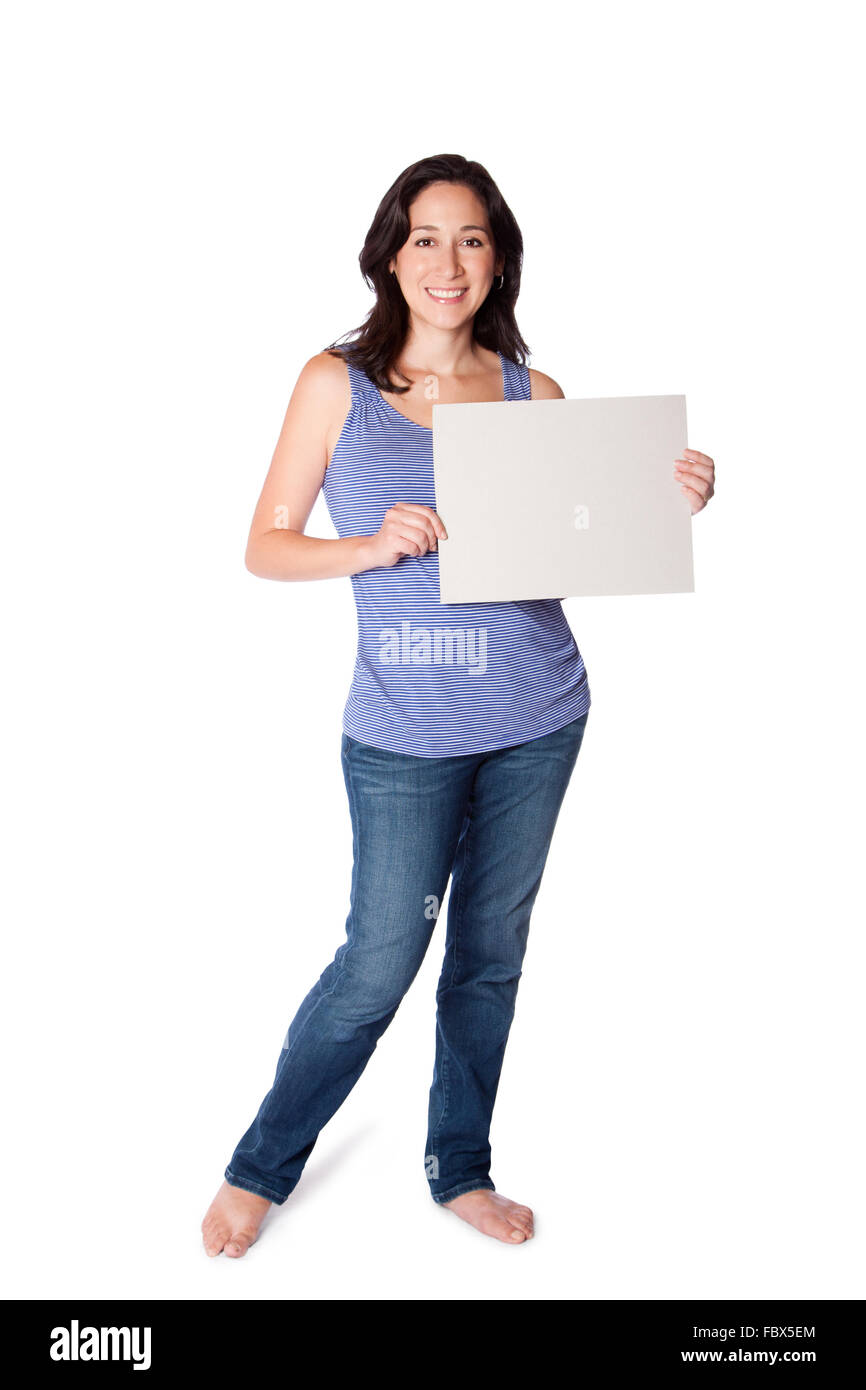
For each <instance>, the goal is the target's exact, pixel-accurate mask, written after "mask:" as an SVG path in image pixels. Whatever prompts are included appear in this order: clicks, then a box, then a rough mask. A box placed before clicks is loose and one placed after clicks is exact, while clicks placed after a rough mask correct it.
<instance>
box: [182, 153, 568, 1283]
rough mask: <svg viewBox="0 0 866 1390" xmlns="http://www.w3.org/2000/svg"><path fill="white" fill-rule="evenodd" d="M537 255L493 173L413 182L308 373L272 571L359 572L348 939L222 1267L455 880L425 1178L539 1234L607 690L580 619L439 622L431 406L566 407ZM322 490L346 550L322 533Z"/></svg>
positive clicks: (423, 941)
mask: <svg viewBox="0 0 866 1390" xmlns="http://www.w3.org/2000/svg"><path fill="white" fill-rule="evenodd" d="M522 257H523V240H522V237H521V234H520V229H519V227H518V226H517V222H516V221H515V219H514V216H513V214H512V213H511V210H510V209H509V208H508V206H507V205H506V203H505V201H504V199H503V198H502V195H501V193H500V192H499V190H498V188H497V187H496V185H495V183H494V182H493V180H492V179H491V177H490V175H489V174H488V173H487V171H486V169H484V168H483V166H481V165H480V164H477V163H474V162H471V161H469V160H466V159H464V158H463V157H462V156H459V155H439V156H436V157H434V158H431V159H424V160H420V161H419V162H418V163H417V164H414V165H412V166H411V167H410V168H409V169H406V170H405V171H404V172H403V173H402V174H401V175H400V177H399V178H398V179H397V180H396V181H395V183H394V184H393V185H392V187H391V188H390V189H389V191H388V193H387V194H386V195H385V197H384V198H383V199H382V202H381V203H380V205H379V208H378V210H377V212H376V216H375V217H374V219H373V223H372V225H371V227H370V230H369V232H368V233H367V238H366V241H365V244H364V248H363V250H362V252H361V256H360V263H361V269H362V272H363V274H364V276H365V278H366V280H367V282H368V284H369V285H370V287H371V288H372V289H373V290H374V291H375V295H376V298H375V303H374V305H373V308H372V310H371V312H370V314H369V315H368V317H367V319H366V321H365V322H364V324H363V325H362V326H361V327H360V328H359V329H358V330H356V333H355V336H354V337H353V339H352V341H350V342H347V343H342V344H337V343H331V344H330V345H329V346H328V348H326V349H325V350H324V351H323V352H322V353H320V354H318V355H317V356H316V357H314V358H312V359H311V360H310V361H309V362H308V363H307V364H306V366H305V367H304V369H303V371H302V373H301V376H300V378H299V381H298V384H297V386H296V388H295V392H294V393H293V396H292V400H291V401H290V403H289V408H288V411H287V413H286V420H285V422H284V425H283V430H282V432H281V435H280V439H279V441H278V444H277V448H276V450H275V452H274V458H273V460H272V462H271V467H270V470H269V473H268V476H267V478H266V480H265V484H264V487H263V489H262V494H261V497H260V498H259V503H258V506H257V508H256V513H255V516H254V518H253V524H252V526H251V528H250V539H249V542H248V546H247V565H248V567H249V568H250V569H251V570H252V571H253V573H256V574H261V575H264V576H266V577H268V578H275V579H313V578H327V577H333V576H337V575H344V576H345V575H348V576H351V581H352V586H353V590H354V596H355V600H356V605H357V615H358V645H357V652H356V659H355V671H354V676H353V680H352V684H351V688H350V690H349V694H348V697H347V700H346V703H345V706H344V711H343V735H342V743H341V753H342V763H343V775H344V779H345V784H346V791H347V797H348V802H349V815H350V819H351V823H352V843H353V849H354V862H353V865H352V872H351V886H350V895H349V896H350V904H349V913H348V917H347V920H346V939H345V941H344V942H343V943H342V944H341V945H340V947H339V948H338V950H337V952H336V954H335V956H334V958H333V960H332V961H331V962H330V964H329V965H327V966H326V968H325V969H324V971H323V972H322V974H321V976H320V978H319V979H318V981H317V982H316V983H315V984H314V985H313V987H312V988H311V989H310V991H309V992H308V993H307V995H306V997H305V998H304V999H303V1000H302V1001H301V1004H300V1007H299V1008H298V1010H297V1012H296V1014H295V1017H294V1019H293V1021H292V1023H291V1024H290V1026H289V1028H288V1031H287V1032H286V1035H285V1039H284V1042H283V1048H282V1051H281V1053H280V1056H279V1060H278V1062H277V1067H276V1072H275V1075H274V1081H273V1085H272V1086H271V1089H270V1090H269V1092H268V1094H267V1095H266V1096H265V1097H264V1099H263V1100H262V1102H261V1105H260V1106H259V1110H258V1113H257V1114H256V1115H255V1117H254V1119H253V1121H252V1123H251V1125H250V1126H249V1128H248V1129H247V1131H246V1133H245V1134H244V1135H243V1136H242V1138H241V1139H240V1141H239V1142H238V1144H237V1146H236V1148H235V1150H234V1153H233V1154H232V1157H231V1159H230V1161H229V1163H228V1166H227V1168H226V1169H225V1181H224V1182H223V1185H222V1187H221V1188H220V1191H219V1192H218V1193H217V1196H216V1198H215V1199H214V1202H213V1203H212V1205H211V1208H210V1210H209V1211H208V1213H207V1216H206V1217H205V1221H204V1223H203V1233H204V1239H205V1248H206V1249H207V1251H208V1253H209V1254H212V1255H215V1254H218V1253H219V1252H220V1251H222V1250H225V1252H226V1253H227V1254H229V1255H232V1256H238V1255H242V1254H243V1253H244V1252H245V1251H246V1249H247V1248H248V1246H249V1245H250V1243H251V1241H253V1240H254V1239H255V1238H256V1235H257V1232H258V1230H259V1228H260V1225H261V1222H262V1220H263V1218H264V1215H265V1213H266V1212H267V1210H268V1209H269V1207H270V1206H271V1205H274V1204H276V1205H280V1204H282V1203H283V1202H285V1201H286V1199H287V1198H288V1196H289V1195H290V1193H291V1192H292V1191H293V1189H294V1187H295V1185H296V1184H297V1182H298V1181H299V1179H300V1177H301V1173H302V1171H303V1168H304V1165H305V1163H306V1161H307V1159H308V1157H309V1155H310V1153H311V1151H312V1149H313V1146H314V1144H315V1143H316V1140H317V1137H318V1135H319V1133H320V1131H321V1129H322V1127H323V1126H324V1125H325V1124H326V1123H327V1121H328V1120H329V1119H330V1117H331V1116H332V1115H333V1114H334V1112H335V1111H336V1110H337V1108H338V1107H339V1106H340V1105H341V1104H342V1102H343V1100H344V1099H345V1097H346V1096H347V1095H348V1093H349V1091H350V1090H351V1088H352V1087H353V1086H354V1084H355V1082H356V1081H357V1079H358V1077H359V1076H360V1075H361V1072H362V1071H363V1070H364V1068H365V1066H366V1065H367V1062H368V1061H369V1059H370V1057H371V1055H372V1053H373V1050H374V1049H375V1047H376V1045H377V1042H378V1040H379V1038H380V1037H381V1035H382V1034H383V1033H384V1031H385V1029H386V1028H387V1027H388V1024H389V1023H390V1021H391V1019H392V1018H393V1017H394V1014H395V1013H396V1010H397V1008H398V1007H399V1004H400V1001H401V999H402V998H403V995H404V994H405V992H406V990H407V989H408V988H409V986H410V984H411V983H412V980H413V979H414V978H415V975H416V973H417V971H418V969H419V967H420V965H421V962H422V960H423V958H424V954H425V952H426V949H427V946H428V944H429V942H430V939H431V936H432V933H433V928H434V925H435V914H433V913H432V912H431V908H430V905H431V903H436V904H438V903H440V902H442V900H443V898H444V896H445V891H446V889H447V887H448V884H449V880H450V882H451V894H450V898H449V907H448V923H447V931H446V938H445V957H444V961H443V966H442V973H441V976H440V981H439V987H438V990H437V996H436V997H437V1015H436V1034H435V1064H434V1069H433V1079H432V1085H431V1088H430V1093H429V1104H428V1129H427V1137H426V1144H425V1150H424V1171H425V1175H426V1178H427V1182H428V1184H429V1191H430V1195H431V1197H432V1198H433V1201H434V1202H436V1203H437V1204H438V1205H440V1206H443V1207H448V1208H449V1209H450V1210H451V1211H453V1212H454V1213H456V1214H457V1215H458V1216H460V1217H461V1218H463V1219H464V1220H466V1221H468V1222H469V1223H470V1224H471V1225H473V1226H474V1227H476V1228H477V1229H478V1230H479V1231H481V1232H482V1233H483V1234H485V1235H489V1236H492V1237H494V1238H495V1239H497V1240H500V1241H503V1242H506V1243H508V1244H520V1243H522V1242H524V1241H526V1240H528V1239H530V1238H531V1237H532V1235H533V1216H532V1211H531V1210H530V1208H529V1207H527V1206H523V1205H521V1204H520V1203H518V1202H516V1201H513V1200H512V1199H511V1198H508V1197H504V1196H502V1195H501V1194H500V1193H498V1192H496V1190H495V1186H494V1183H493V1181H492V1178H491V1176H490V1163H491V1150H490V1144H489V1130H490V1124H491V1119H492V1114H493V1103H494V1099H495V1096H496V1094H497V1089H498V1085H499V1076H500V1070H501V1066H502V1061H503V1056H504V1052H505V1046H506V1042H507V1039H508V1035H509V1031H510V1028H511V1022H512V1018H513V1015H514V1009H515V1002H516V996H517V986H518V982H519V980H520V977H521V973H522V968H523V958H524V952H525V949H526V944H527V935H528V930H529V921H530V915H531V912H532V907H533V904H534V902H535V897H536V894H537V892H538V889H539V886H540V883H541V878H542V874H543V872H544V866H545V863H546V860H547V854H548V850H549V847H550V842H551V838H552V835H553V830H554V826H555V824H556V821H557V817H558V815H559V809H560V806H561V804H562V799H563V797H564V795H565V792H566V788H567V786H568V785H569V780H570V777H571V773H572V771H573V768H574V766H575V763H576V760H577V756H578V753H579V750H580V748H581V745H582V741H583V737H584V731H585V728H586V723H587V718H588V713H589V707H590V691H589V684H588V681H587V675H586V671H585V669H584V664H583V660H582V657H581V654H580V651H579V650H578V647H577V644H576V642H575V640H574V637H573V635H572V632H571V629H570V628H569V625H568V622H567V621H566V618H565V614H564V612H563V610H562V605H561V603H560V602H559V600H552V599H546V600H534V601H528V602H521V603H483V604H457V605H447V604H443V603H442V602H441V600H440V595H439V557H438V550H437V546H438V541H439V539H440V538H445V536H446V534H447V533H446V529H445V526H444V525H443V521H442V518H441V517H440V516H439V515H438V513H437V510H436V496H435V491H434V475H433V444H432V431H431V426H432V418H431V417H432V407H433V402H434V401H439V402H443V403H445V402H459V401H503V400H504V401H512V400H514V401H528V400H530V399H535V398H538V397H546V398H557V397H558V398H561V397H562V395H563V392H562V389H561V388H560V387H559V385H558V384H557V383H556V382H555V381H553V380H552V378H550V377H547V376H545V375H544V374H543V373H541V372H534V371H533V372H532V373H531V374H530V371H529V368H528V367H527V366H526V365H525V356H526V354H527V353H528V349H527V346H526V344H525V342H524V341H523V339H522V337H521V335H520V333H519V330H518V328H517V323H516V320H515V314H514V306H515V302H516V299H517V295H518V292H519V288H520V277H521V265H522ZM392 374H393V376H394V377H396V378H397V379H396V380H392ZM389 396H391V397H393V401H392V400H389V399H388V397H389ZM320 490H321V491H323V493H324V497H325V500H326V503H327V506H328V509H329V511H330V515H331V518H332V520H333V522H334V526H335V528H336V530H337V533H338V538H337V539H336V540H325V539H318V538H314V537H310V536H306V535H305V534H304V527H305V526H306V523H307V520H308V518H309V515H310V512H311V510H312V507H313V504H314V502H315V499H316V497H317V496H318V493H319V491H320ZM276 516H280V517H282V518H287V520H286V519H283V520H281V521H279V522H277V524H275V517H276ZM419 1159H420V1145H419Z"/></svg>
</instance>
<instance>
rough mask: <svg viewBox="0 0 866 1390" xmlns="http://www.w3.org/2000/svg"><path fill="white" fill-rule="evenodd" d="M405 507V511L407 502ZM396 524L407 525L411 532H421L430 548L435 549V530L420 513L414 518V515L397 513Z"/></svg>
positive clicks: (407, 507)
mask: <svg viewBox="0 0 866 1390" xmlns="http://www.w3.org/2000/svg"><path fill="white" fill-rule="evenodd" d="M405 509H406V510H407V511H408V510H409V504H407V505H406V508H405ZM413 511H414V509H413ZM396 524H397V526H399V527H408V528H409V529H410V530H411V531H412V532H423V534H424V536H425V537H426V539H427V544H428V546H430V547H431V549H435V546H436V532H435V530H434V529H433V525H432V523H431V522H429V521H428V520H427V518H426V516H424V515H422V516H421V517H420V518H418V519H416V518H415V517H414V516H412V517H404V516H400V515H398V517H397V521H396Z"/></svg>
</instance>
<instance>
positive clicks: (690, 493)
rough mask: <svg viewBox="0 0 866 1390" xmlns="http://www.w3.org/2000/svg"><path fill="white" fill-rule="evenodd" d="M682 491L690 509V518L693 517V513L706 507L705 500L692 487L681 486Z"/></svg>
mask: <svg viewBox="0 0 866 1390" xmlns="http://www.w3.org/2000/svg"><path fill="white" fill-rule="evenodd" d="M682 491H683V492H684V493H685V495H686V497H687V498H688V502H689V506H690V507H691V509H692V516H694V514H695V512H699V511H700V510H701V508H702V507H705V506H706V505H707V502H706V498H705V497H702V496H701V494H700V493H699V492H696V491H695V489H694V488H693V487H689V486H688V485H687V484H683V488H682Z"/></svg>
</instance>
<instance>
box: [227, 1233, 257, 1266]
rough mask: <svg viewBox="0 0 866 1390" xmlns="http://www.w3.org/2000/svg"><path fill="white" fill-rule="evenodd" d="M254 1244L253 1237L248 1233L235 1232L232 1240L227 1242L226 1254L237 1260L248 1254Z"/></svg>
mask: <svg viewBox="0 0 866 1390" xmlns="http://www.w3.org/2000/svg"><path fill="white" fill-rule="evenodd" d="M252 1243H253V1236H252V1235H251V1234H250V1233H249V1232H248V1231H233V1232H232V1236H231V1239H230V1240H228V1241H227V1242H226V1247H225V1250H226V1254H227V1255H230V1256H231V1257H232V1259H235V1260H236V1259H238V1258H239V1257H240V1256H241V1255H245V1254H246V1253H247V1251H248V1250H249V1248H250V1246H251V1245H252Z"/></svg>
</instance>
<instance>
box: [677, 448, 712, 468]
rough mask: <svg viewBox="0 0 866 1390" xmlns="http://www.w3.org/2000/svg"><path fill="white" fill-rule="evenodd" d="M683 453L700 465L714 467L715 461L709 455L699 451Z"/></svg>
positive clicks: (685, 450) (691, 450)
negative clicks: (704, 464)
mask: <svg viewBox="0 0 866 1390" xmlns="http://www.w3.org/2000/svg"><path fill="white" fill-rule="evenodd" d="M683 453H684V454H686V455H687V456H688V457H689V458H690V459H695V460H696V461H697V462H698V463H709V464H710V465H712V462H713V460H712V459H711V458H710V456H709V454H702V453H701V451H700V450H699V449H683Z"/></svg>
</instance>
